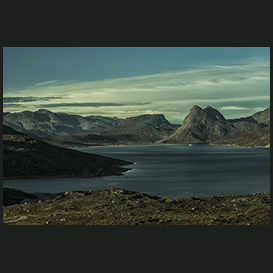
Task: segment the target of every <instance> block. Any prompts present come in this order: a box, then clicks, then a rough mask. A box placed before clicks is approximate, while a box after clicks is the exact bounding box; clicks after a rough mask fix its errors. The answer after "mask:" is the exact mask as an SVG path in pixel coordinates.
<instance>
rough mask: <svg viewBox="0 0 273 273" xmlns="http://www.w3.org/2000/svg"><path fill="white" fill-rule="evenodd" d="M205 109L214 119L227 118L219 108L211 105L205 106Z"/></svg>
mask: <svg viewBox="0 0 273 273" xmlns="http://www.w3.org/2000/svg"><path fill="white" fill-rule="evenodd" d="M204 111H206V112H207V113H208V114H209V115H210V116H211V117H212V118H213V119H218V120H226V119H225V118H224V116H223V115H222V114H221V113H220V112H219V111H218V110H216V109H215V108H212V107H211V106H209V105H208V106H207V107H206V108H204Z"/></svg>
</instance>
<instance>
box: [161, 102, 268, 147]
mask: <svg viewBox="0 0 273 273" xmlns="http://www.w3.org/2000/svg"><path fill="white" fill-rule="evenodd" d="M269 123H270V107H268V108H267V109H265V110H264V111H261V112H258V113H255V114H253V115H252V116H249V117H246V118H240V119H233V120H226V119H225V118H224V116H223V115H222V114H221V113H220V112H219V111H218V110H216V109H214V108H212V107H210V106H207V107H206V108H204V109H202V108H200V107H199V106H197V105H195V106H194V107H192V109H191V110H190V113H189V114H188V115H187V116H186V118H185V119H184V122H183V124H182V126H181V127H179V128H178V129H177V130H176V131H175V132H174V133H173V134H172V135H170V136H169V137H167V138H165V139H162V140H159V141H157V142H156V143H161V144H166V143H172V144H178V143H211V142H216V141H222V140H226V139H230V138H234V137H236V136H238V135H241V134H244V133H247V132H252V131H255V130H258V129H262V128H264V127H266V126H268V124H269Z"/></svg>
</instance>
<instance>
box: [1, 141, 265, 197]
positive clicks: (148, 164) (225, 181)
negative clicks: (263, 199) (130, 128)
mask: <svg viewBox="0 0 273 273" xmlns="http://www.w3.org/2000/svg"><path fill="white" fill-rule="evenodd" d="M77 150H79V151H82V152H86V153H94V154H99V155H104V156H109V157H115V158H119V159H124V160H128V161H132V162H134V164H133V165H129V166H124V167H126V168H128V167H129V168H132V170H131V171H128V172H126V173H125V174H124V175H121V176H104V177H96V178H44V179H41V178H39V179H36V178H32V179H9V180H4V182H3V186H4V187H10V188H16V189H20V190H23V191H26V192H30V193H34V192H50V193H59V192H64V191H71V190H85V191H86V190H96V189H104V188H108V187H117V188H121V189H125V190H132V191H137V192H141V193H148V194H151V195H156V196H159V197H169V198H172V199H178V198H182V197H193V196H215V195H227V194H248V193H262V192H270V149H257V148H255V149H254V148H238V147H235V146H213V145H208V144H196V145H193V146H189V145H186V144H173V145H172V144H168V145H132V146H96V147H89V148H79V149H77Z"/></svg>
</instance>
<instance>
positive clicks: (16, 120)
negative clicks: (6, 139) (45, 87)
mask: <svg viewBox="0 0 273 273" xmlns="http://www.w3.org/2000/svg"><path fill="white" fill-rule="evenodd" d="M121 122H122V119H119V118H116V117H113V118H111V117H102V116H87V117H82V116H80V115H69V114H65V113H54V112H51V111H48V110H46V109H40V110H38V111H35V112H31V111H23V112H19V113H4V114H3V124H4V125H7V126H9V127H11V128H13V129H14V130H17V131H20V132H23V133H25V134H27V135H29V136H31V137H35V138H36V136H38V137H41V138H47V139H51V138H53V137H56V136H59V135H72V134H80V133H84V132H90V131H95V130H100V129H104V128H109V127H112V126H116V125H118V124H120V123H121Z"/></svg>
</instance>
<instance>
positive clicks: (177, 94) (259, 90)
mask: <svg viewBox="0 0 273 273" xmlns="http://www.w3.org/2000/svg"><path fill="white" fill-rule="evenodd" d="M5 93H7V92H5ZM37 94H47V98H48V104H37V102H36V100H35V99H34V98H38V97H37ZM8 95H9V97H6V98H4V108H5V103H15V102H16V99H15V98H14V101H12V99H11V98H12V97H13V94H11V93H10V94H8ZM16 96H17V98H18V97H19V96H20V97H19V98H23V97H28V98H29V100H28V99H27V98H26V99H25V101H24V100H23V101H24V102H26V103H25V104H24V105H21V108H22V109H32V110H35V109H37V108H38V107H39V108H41V107H43V108H49V110H50V108H54V109H56V108H57V107H58V110H59V111H67V112H69V111H70V112H71V113H72V112H73V113H78V114H87V115H89V114H97V113H98V114H102V113H104V115H117V116H118V115H120V117H121V118H125V117H128V116H131V115H135V114H136V113H137V114H145V113H163V114H165V116H166V117H167V118H168V119H169V120H174V121H176V122H178V121H179V120H180V121H182V120H183V118H184V117H185V115H186V114H187V113H188V111H189V109H190V108H191V107H192V106H193V105H195V104H197V105H199V106H201V107H205V106H206V105H211V106H213V107H215V108H217V107H218V108H217V109H219V110H220V108H221V107H222V108H221V109H222V110H223V111H226V115H229V116H228V118H233V116H234V115H236V111H237V112H238V110H241V111H242V113H243V111H245V112H244V113H245V114H247V113H248V112H247V111H251V109H254V108H258V107H268V106H269V99H270V62H269V60H267V59H264V58H260V59H259V58H254V59H248V60H242V61H241V62H240V63H236V62H233V63H232V62H230V63H228V64H221V65H214V66H207V67H199V68H196V69H191V70H183V71H169V72H164V73H158V74H152V75H143V76H136V77H126V78H119V79H108V80H102V81H89V82H76V81H74V82H71V81H70V82H61V81H57V80H52V81H47V82H42V83H38V84H36V85H35V86H32V87H31V88H28V89H25V90H21V91H20V92H19V96H18V93H17V94H16ZM56 97H58V98H59V101H58V102H56V101H55V99H56ZM44 99H45V98H44ZM37 101H38V100H37ZM17 102H18V103H20V102H22V101H20V100H17ZM147 102H149V103H147ZM6 106H7V105H6ZM68 106H69V107H68ZM89 107H90V108H89ZM121 107H122V109H121ZM224 107H226V108H224ZM239 108H241V109H239ZM243 108H244V109H243ZM233 110H234V111H233ZM115 113H116V114H115Z"/></svg>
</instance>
